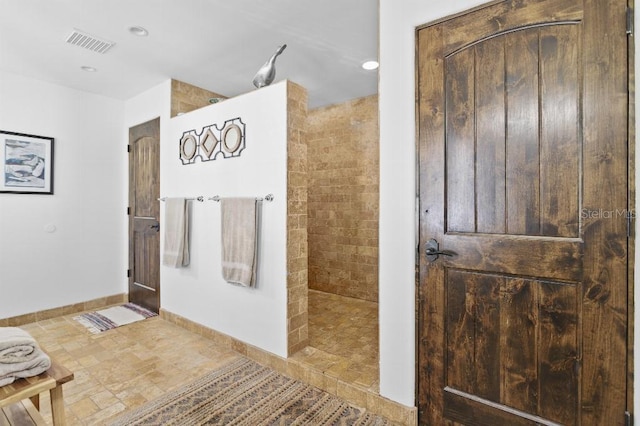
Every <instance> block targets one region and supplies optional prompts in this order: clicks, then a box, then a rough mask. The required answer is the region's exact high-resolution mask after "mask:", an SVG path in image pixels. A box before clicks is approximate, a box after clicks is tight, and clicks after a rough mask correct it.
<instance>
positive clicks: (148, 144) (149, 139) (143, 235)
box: [129, 118, 160, 312]
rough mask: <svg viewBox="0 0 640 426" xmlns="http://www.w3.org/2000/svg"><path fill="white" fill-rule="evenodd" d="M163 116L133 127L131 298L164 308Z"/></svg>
mask: <svg viewBox="0 0 640 426" xmlns="http://www.w3.org/2000/svg"><path fill="white" fill-rule="evenodd" d="M159 197H160V119H159V118H156V119H155V120H151V121H148V122H146V123H143V124H140V125H138V126H135V127H132V128H130V129H129V206H130V212H129V268H130V276H129V301H130V302H133V303H136V304H138V305H140V306H143V307H145V308H147V309H149V310H151V311H153V312H158V310H159V309H160V206H159V204H160V203H159V202H158V198H159Z"/></svg>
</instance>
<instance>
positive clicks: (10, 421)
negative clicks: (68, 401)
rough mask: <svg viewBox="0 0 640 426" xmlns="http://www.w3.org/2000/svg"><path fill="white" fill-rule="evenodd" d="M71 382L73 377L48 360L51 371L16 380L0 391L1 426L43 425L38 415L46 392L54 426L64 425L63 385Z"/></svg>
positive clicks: (61, 367)
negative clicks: (41, 399) (41, 394)
mask: <svg viewBox="0 0 640 426" xmlns="http://www.w3.org/2000/svg"><path fill="white" fill-rule="evenodd" d="M71 380H73V373H72V372H71V371H69V370H68V369H67V368H65V367H63V366H62V365H60V364H58V363H57V362H55V360H54V359H53V358H52V359H51V368H49V369H48V370H47V371H46V372H44V373H42V374H40V375H39V376H34V377H28V378H26V379H18V380H16V381H15V382H13V383H12V384H10V385H7V386H3V387H0V426H5V425H20V426H22V425H46V424H47V423H46V422H45V421H44V419H43V418H42V415H40V412H39V411H38V410H39V409H40V393H42V392H45V391H49V394H50V396H51V417H52V418H53V424H54V425H55V426H64V425H66V419H65V415H64V400H63V397H62V385H63V384H64V383H67V382H70V381H71Z"/></svg>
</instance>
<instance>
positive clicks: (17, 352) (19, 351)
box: [0, 327, 38, 364]
mask: <svg viewBox="0 0 640 426" xmlns="http://www.w3.org/2000/svg"><path fill="white" fill-rule="evenodd" d="M37 348H38V344H37V343H36V340H35V339H34V338H33V337H31V335H30V334H29V333H28V332H26V331H24V330H23V329H21V328H18V327H0V363H4V364H13V363H18V362H24V361H29V360H31V359H33V358H35V357H36V356H37V354H36V353H35V352H36V349H37Z"/></svg>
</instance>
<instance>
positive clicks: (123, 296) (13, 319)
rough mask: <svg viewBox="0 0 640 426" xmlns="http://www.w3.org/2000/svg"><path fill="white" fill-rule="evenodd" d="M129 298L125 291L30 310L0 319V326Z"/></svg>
mask: <svg viewBox="0 0 640 426" xmlns="http://www.w3.org/2000/svg"><path fill="white" fill-rule="evenodd" d="M128 299H129V295H128V294H127V293H122V294H114V295H113V296H106V297H101V298H98V299H93V300H89V301H86V302H80V303H75V304H73V305H66V306H60V307H58V308H52V309H47V310H44V311H38V312H32V313H30V314H24V315H18V316H15V317H9V318H4V319H0V327H17V326H20V325H24V324H30V323H33V322H37V321H43V320H48V319H51V318H56V317H61V316H64V315H70V314H75V313H78V312H84V311H90V310H96V309H100V308H104V307H106V306H110V305H116V304H118V303H124V302H126V301H127V300H128Z"/></svg>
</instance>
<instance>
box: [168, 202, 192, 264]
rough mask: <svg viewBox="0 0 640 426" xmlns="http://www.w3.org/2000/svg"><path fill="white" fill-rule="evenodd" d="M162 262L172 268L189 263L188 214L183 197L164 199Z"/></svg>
mask: <svg viewBox="0 0 640 426" xmlns="http://www.w3.org/2000/svg"><path fill="white" fill-rule="evenodd" d="M162 264H163V265H166V266H171V267H173V268H180V267H181V266H187V265H189V215H188V212H187V200H185V199H184V198H167V199H166V200H165V206H164V251H163V255H162Z"/></svg>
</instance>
